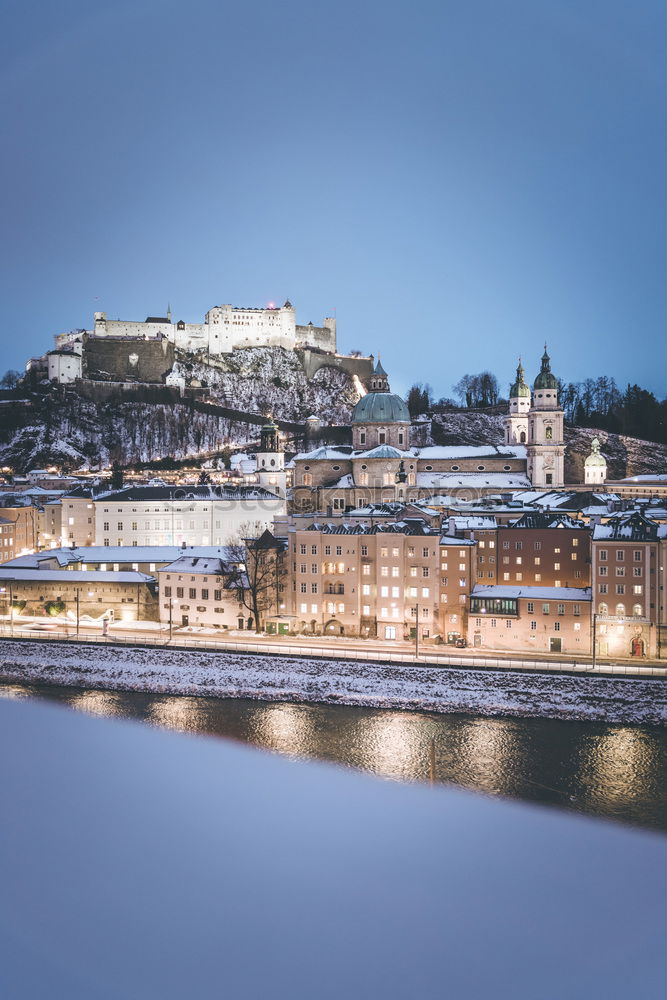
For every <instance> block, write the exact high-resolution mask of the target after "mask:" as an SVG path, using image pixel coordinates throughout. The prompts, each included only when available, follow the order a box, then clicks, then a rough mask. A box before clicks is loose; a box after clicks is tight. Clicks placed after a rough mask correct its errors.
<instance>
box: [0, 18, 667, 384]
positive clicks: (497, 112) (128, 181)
mask: <svg viewBox="0 0 667 1000" xmlns="http://www.w3.org/2000/svg"><path fill="white" fill-rule="evenodd" d="M3 7H4V18H3V31H2V35H1V36H0V46H1V47H2V58H1V60H0V77H1V79H2V94H3V101H2V109H1V111H0V118H1V121H2V136H3V140H4V142H3V145H4V153H3V157H2V161H1V163H0V172H1V174H2V178H1V190H2V198H3V207H2V230H3V240H2V246H1V248H0V253H1V254H2V271H1V273H2V278H3V282H2V284H3V288H2V311H3V353H4V360H3V365H2V368H3V370H4V368H9V367H15V368H19V369H22V368H23V365H24V363H25V360H26V358H27V357H29V356H30V355H35V354H41V353H43V352H44V351H45V350H47V349H48V348H49V347H51V346H52V336H53V334H55V333H58V332H60V331H64V330H68V329H71V328H74V327H88V328H89V327H90V325H91V321H92V314H93V311H94V310H96V309H101V310H105V311H106V312H107V314H108V315H109V316H110V317H114V318H115V317H121V318H124V319H144V318H145V317H146V316H147V315H150V314H152V315H156V314H157V315H160V314H163V313H164V311H165V310H166V307H167V303H168V302H170V303H171V306H172V310H173V314H174V318H183V319H185V320H187V321H192V322H199V321H201V320H202V319H203V315H204V313H205V312H206V310H207V309H208V308H210V307H211V306H212V305H215V304H219V303H224V302H230V303H232V304H234V305H253V306H260V305H266V304H267V303H268V302H269V301H277V302H281V301H283V300H284V299H285V298H286V297H289V298H290V299H291V301H292V302H293V303H294V304H295V306H296V309H297V318H298V321H299V322H301V323H307V322H308V321H309V320H312V321H313V322H314V323H315V324H318V323H320V322H321V320H322V319H323V317H324V316H326V315H330V314H331V313H332V311H333V310H334V309H335V310H336V315H337V319H338V325H339V347H340V349H341V350H343V351H348V350H352V349H359V350H362V351H364V352H375V353H377V352H378V351H380V352H381V353H382V358H383V362H384V364H385V367H386V368H387V370H388V371H389V373H390V375H391V376H392V385H393V388H395V389H397V390H399V391H404V390H406V389H407V388H408V387H409V385H410V384H411V383H412V382H414V381H428V382H429V383H430V384H431V385H432V386H433V389H434V391H435V393H436V395H437V396H440V395H449V394H451V386H452V384H453V383H454V382H455V381H457V380H458V379H459V378H460V376H461V375H462V374H464V373H466V372H476V371H480V370H481V369H483V368H489V369H491V370H492V371H494V372H495V373H496V374H497V375H498V377H499V379H500V381H501V385H502V388H503V390H506V387H507V384H508V382H509V380H510V378H511V375H512V373H513V370H514V367H515V365H516V357H517V355H518V354H522V355H523V359H524V362H525V365H526V369H527V374H528V376H529V377H530V378H531V380H532V378H533V377H534V376H535V374H536V372H537V370H538V367H539V357H540V355H541V353H542V345H543V343H544V341H545V340H546V341H548V343H549V348H550V352H551V355H552V359H553V367H554V370H555V371H556V373H557V374H558V375H560V376H562V377H563V378H565V379H566V380H580V379H583V378H586V377H588V376H593V377H594V376H597V375H600V374H610V375H613V376H614V377H615V378H616V379H617V380H618V382H619V384H621V385H625V383H626V382H628V381H632V382H638V383H639V384H641V385H644V386H646V387H648V388H650V389H652V390H653V391H655V392H656V394H657V395H658V396H660V397H662V396H665V395H667V375H666V374H665V370H666V365H665V360H666V359H665V354H666V352H667V348H666V346H665V337H664V332H663V331H664V317H665V314H666V313H667V283H666V282H665V275H664V269H665V262H666V261H667V235H666V234H667V226H666V225H665V178H666V177H667V130H666V128H665V117H666V116H665V98H666V93H667V53H666V51H665V49H666V39H667V5H666V4H665V2H664V0H656V2H653V0H637V2H635V3H629V2H627V0H502V2H500V0H467V2H465V3H461V2H456V3H455V2H452V0H438V2H429V0H412V2H392V0H382V2H380V0H372V2H369V0H354V2H348V0H336V2H335V3H332V2H327V3H324V2H320V0H308V2H306V0H283V2H280V3H278V2H275V0H243V2H234V3H230V2H225V0H214V2H209V0H188V2H187V3H186V2H180V0H178V2H176V0H131V2H125V0H119V2H107V3H100V2H92V3H91V2H90V0H85V2H82V0H60V2H58V3H54V2H52V0H48V2H36V0H5V3H4V5H3Z"/></svg>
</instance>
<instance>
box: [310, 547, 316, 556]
mask: <svg viewBox="0 0 667 1000" xmlns="http://www.w3.org/2000/svg"><path fill="white" fill-rule="evenodd" d="M310 554H311V556H316V555H317V545H311V546H310Z"/></svg>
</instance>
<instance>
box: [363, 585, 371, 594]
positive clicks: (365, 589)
mask: <svg viewBox="0 0 667 1000" xmlns="http://www.w3.org/2000/svg"><path fill="white" fill-rule="evenodd" d="M370 592H371V587H370V584H369V583H364V584H363V586H362V588H361V593H362V594H363V595H364V597H368V596H369V594H370Z"/></svg>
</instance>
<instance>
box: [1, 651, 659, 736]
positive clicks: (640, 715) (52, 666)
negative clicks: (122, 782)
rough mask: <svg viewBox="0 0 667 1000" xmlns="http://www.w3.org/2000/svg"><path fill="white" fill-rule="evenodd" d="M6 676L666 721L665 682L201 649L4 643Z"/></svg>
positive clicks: (270, 697)
mask: <svg viewBox="0 0 667 1000" xmlns="http://www.w3.org/2000/svg"><path fill="white" fill-rule="evenodd" d="M0 649H1V651H2V661H3V662H2V666H1V667H0V677H2V678H3V679H5V680H11V681H23V682H35V683H48V684H60V685H74V686H77V687H96V688H105V689H112V690H130V691H150V692H155V693H160V694H181V695H182V694H187V695H207V696H215V697H220V698H257V699H259V700H262V701H312V702H326V703H329V704H336V703H338V704H345V705H368V706H372V707H375V708H396V709H414V710H421V711H431V712H444V713H449V712H472V713H479V714H482V715H514V716H538V717H542V718H553V719H597V720H604V721H607V722H614V723H643V724H653V725H664V724H665V723H666V722H667V684H666V682H665V681H662V680H635V679H626V678H608V677H565V676H560V675H556V676H548V675H542V674H536V675H526V674H522V673H512V672H507V673H505V672H503V673H497V672H493V671H485V670H457V669H451V668H445V667H427V666H414V667H412V666H405V665H400V664H399V665H391V666H385V665H381V664H377V663H370V662H360V661H354V662H348V661H344V660H343V661H342V660H324V659H321V660H320V659H310V658H308V657H303V658H301V657H287V656H258V655H255V654H242V653H233V652H230V653H219V652H208V651H205V650H202V651H199V650H196V651H195V650H187V651H179V650H170V649H141V648H136V649H128V648H119V647H112V646H105V647H99V648H96V649H94V650H92V649H82V648H81V646H80V645H75V644H68V643H62V644H61V643H57V644H56V643H53V642H49V643H43V642H42V643H40V642H13V641H11V640H4V641H3V642H2V646H1V647H0Z"/></svg>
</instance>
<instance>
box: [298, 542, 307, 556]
mask: <svg viewBox="0 0 667 1000" xmlns="http://www.w3.org/2000/svg"><path fill="white" fill-rule="evenodd" d="M299 551H300V553H301V555H302V556H305V554H306V551H307V549H306V546H305V545H300V546H299Z"/></svg>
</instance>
